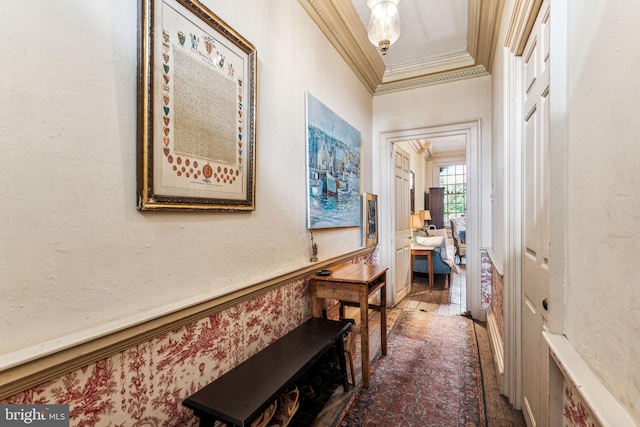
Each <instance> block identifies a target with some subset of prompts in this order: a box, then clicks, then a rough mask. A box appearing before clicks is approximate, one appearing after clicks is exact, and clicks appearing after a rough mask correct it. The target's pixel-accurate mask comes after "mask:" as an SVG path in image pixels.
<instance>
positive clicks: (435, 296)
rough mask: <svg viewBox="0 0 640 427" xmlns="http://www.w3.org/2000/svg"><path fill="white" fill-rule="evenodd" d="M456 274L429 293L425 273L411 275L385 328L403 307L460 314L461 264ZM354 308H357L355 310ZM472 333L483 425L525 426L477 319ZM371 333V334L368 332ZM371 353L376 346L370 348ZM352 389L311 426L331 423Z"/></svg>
mask: <svg viewBox="0 0 640 427" xmlns="http://www.w3.org/2000/svg"><path fill="white" fill-rule="evenodd" d="M460 268H461V272H460V274H454V275H453V278H452V283H451V286H450V287H446V286H445V278H444V276H436V280H435V284H434V288H433V291H432V292H429V281H428V276H427V275H419V274H417V275H416V276H415V277H414V280H413V283H412V287H411V291H410V293H409V295H407V297H405V298H404V299H403V300H402V301H401V302H400V303H398V304H397V305H396V306H395V307H393V308H392V309H390V310H388V315H387V318H388V323H387V329H388V330H390V329H391V328H392V327H393V324H394V323H395V321H396V320H397V318H398V315H399V314H400V313H401V312H402V310H403V309H414V310H415V309H417V310H424V311H427V312H430V313H437V314H443V315H460V314H464V313H465V312H466V311H467V310H466V305H465V301H466V295H465V290H466V280H465V278H466V274H465V266H464V265H460ZM355 310H357V309H355ZM370 314H371V316H370V319H372V320H375V316H376V315H377V313H376V312H374V311H373V310H370ZM347 317H351V318H354V319H356V320H357V319H358V318H359V314H358V313H357V312H353V313H350V316H347ZM474 325H475V329H476V334H477V336H478V347H479V350H480V363H481V367H482V376H483V386H484V390H485V404H486V411H487V414H486V415H487V426H489V427H525V426H526V424H525V422H524V418H523V416H522V412H521V411H518V410H515V409H513V407H512V406H511V405H510V404H509V402H508V401H507V400H506V399H505V398H504V396H501V395H500V392H499V388H498V382H497V378H496V373H495V368H494V364H493V356H492V354H491V347H490V345H489V335H488V333H487V329H486V325H485V324H484V323H481V322H477V321H476V322H474ZM372 335H374V334H373V333H372ZM376 341H377V340H375V339H374V340H371V343H372V345H373V346H376V344H377V343H376ZM372 350H373V351H372V354H375V353H376V351H377V349H372ZM358 364H359V360H358V361H357V362H356V371H357V375H359V374H360V372H359V371H360V369H359V368H358ZM354 392H355V390H354V389H353V388H352V389H351V390H350V392H349V393H344V392H343V391H342V388H340V389H339V390H337V391H336V393H335V394H334V395H333V397H332V398H331V399H330V401H329V402H328V403H327V405H325V408H324V409H323V411H322V413H321V414H320V415H319V416H318V418H316V420H315V421H314V423H312V426H313V427H329V426H333V425H335V421H336V419H337V416H338V415H339V414H340V413H341V411H342V409H343V408H344V407H345V405H346V402H347V401H348V399H349V398H350V396H351V395H352V393H354Z"/></svg>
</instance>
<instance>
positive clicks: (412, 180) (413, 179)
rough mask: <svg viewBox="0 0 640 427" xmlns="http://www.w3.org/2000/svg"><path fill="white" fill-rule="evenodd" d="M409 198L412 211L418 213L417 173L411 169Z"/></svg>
mask: <svg viewBox="0 0 640 427" xmlns="http://www.w3.org/2000/svg"><path fill="white" fill-rule="evenodd" d="M409 193H410V195H409V198H410V200H411V206H410V207H409V208H410V209H411V213H412V214H413V213H416V174H415V173H414V172H413V171H409Z"/></svg>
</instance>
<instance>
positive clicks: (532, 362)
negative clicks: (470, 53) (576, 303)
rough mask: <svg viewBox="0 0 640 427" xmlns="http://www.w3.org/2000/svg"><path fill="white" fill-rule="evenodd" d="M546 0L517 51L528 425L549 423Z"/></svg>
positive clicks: (524, 378)
mask: <svg viewBox="0 0 640 427" xmlns="http://www.w3.org/2000/svg"><path fill="white" fill-rule="evenodd" d="M548 24H549V2H548V0H547V1H545V2H544V3H543V5H542V7H541V8H540V12H539V14H538V18H537V19H536V23H535V25H534V27H533V29H532V31H531V35H530V36H529V40H528V42H527V45H526V47H525V50H524V52H523V55H522V76H523V88H522V90H523V93H522V94H523V105H522V113H523V117H522V131H523V132H522V157H523V158H522V408H523V413H524V416H525V420H526V422H527V425H528V426H547V425H548V363H549V362H548V360H549V359H548V352H547V350H546V346H545V345H544V341H543V338H542V331H543V328H544V326H545V321H546V316H547V313H546V308H545V303H544V302H543V301H545V300H547V298H548V296H549V268H548V262H549V158H548V152H549V94H550V88H549V51H548V49H549V43H548V26H549V25H548Z"/></svg>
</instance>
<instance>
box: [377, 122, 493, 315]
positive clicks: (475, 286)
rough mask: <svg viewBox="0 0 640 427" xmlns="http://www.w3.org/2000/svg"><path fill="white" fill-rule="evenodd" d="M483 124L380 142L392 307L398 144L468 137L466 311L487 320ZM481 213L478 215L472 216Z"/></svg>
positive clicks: (402, 134)
mask: <svg viewBox="0 0 640 427" xmlns="http://www.w3.org/2000/svg"><path fill="white" fill-rule="evenodd" d="M480 130H481V121H480V119H478V120H476V121H469V122H463V123H452V124H446V125H440V126H429V127H424V128H418V129H407V130H399V131H389V132H381V133H380V140H379V150H380V175H379V177H380V198H379V204H378V206H380V210H379V214H380V218H379V220H380V242H381V244H380V259H381V262H382V263H383V265H387V266H389V275H388V276H387V277H390V278H391V280H392V283H391V286H387V300H388V301H389V303H390V304H391V305H394V304H396V303H397V302H398V301H395V287H396V283H395V280H394V279H393V278H394V277H395V259H394V257H393V256H392V254H393V248H394V247H395V246H394V245H395V242H394V238H395V237H394V232H393V230H394V227H393V224H395V217H394V211H393V203H392V201H393V188H392V186H391V181H392V180H391V176H392V175H391V173H392V171H393V164H392V160H393V158H392V153H393V144H394V143H395V142H400V141H407V140H411V139H420V138H433V137H436V136H448V135H464V136H465V138H466V151H467V156H466V164H467V212H468V213H467V230H468V231H467V292H466V295H467V298H466V306H467V307H466V308H467V310H469V311H470V312H471V315H472V316H473V317H474V318H475V319H478V320H481V321H484V320H485V310H484V309H482V308H481V301H482V298H481V287H480V268H481V265H480V244H479V243H480V224H481V221H480V216H481V215H483V213H482V212H481V206H480V179H481V176H480V171H481V170H482V165H481V158H480V152H481V151H480V147H481V145H482V141H481V133H480ZM469 212H477V213H478V214H477V215H469Z"/></svg>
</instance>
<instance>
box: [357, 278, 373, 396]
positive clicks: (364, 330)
mask: <svg viewBox="0 0 640 427" xmlns="http://www.w3.org/2000/svg"><path fill="white" fill-rule="evenodd" d="M359 299H360V354H361V355H362V387H365V388H368V387H369V367H370V364H371V361H370V360H369V292H368V286H366V285H365V286H361V287H360V298H359Z"/></svg>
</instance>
